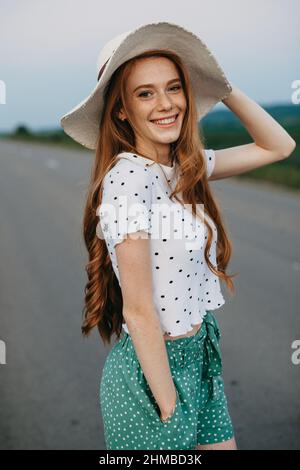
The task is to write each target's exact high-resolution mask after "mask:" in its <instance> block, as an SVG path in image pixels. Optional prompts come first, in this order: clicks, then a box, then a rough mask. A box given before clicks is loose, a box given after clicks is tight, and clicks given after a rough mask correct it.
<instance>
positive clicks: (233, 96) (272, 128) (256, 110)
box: [222, 86, 295, 156]
mask: <svg viewBox="0 0 300 470" xmlns="http://www.w3.org/2000/svg"><path fill="white" fill-rule="evenodd" d="M222 102H223V103H224V104H225V105H226V106H227V107H228V108H229V109H231V111H232V112H233V113H234V114H236V116H237V117H238V118H239V119H240V121H241V122H242V124H243V125H244V126H245V128H246V129H247V131H248V132H249V134H250V135H251V137H252V138H253V140H254V142H255V143H256V145H258V146H260V147H262V148H264V149H266V150H271V151H274V152H275V153H276V152H277V153H278V154H280V155H281V154H282V155H283V156H285V155H289V154H290V153H291V151H292V150H293V149H294V147H295V141H294V140H293V138H292V137H291V136H290V135H289V134H288V132H286V130H285V129H284V128H283V127H282V126H281V125H280V124H279V123H278V122H277V121H276V120H275V119H273V117H272V116H271V115H270V114H269V113H267V112H266V111H265V110H264V109H263V108H262V107H261V106H259V104H257V103H256V102H255V101H254V100H252V99H251V98H249V97H248V96H247V95H246V94H245V93H243V92H242V91H241V90H240V89H239V88H237V87H236V86H232V92H231V93H230V95H229V96H228V97H227V98H225V99H224V100H222Z"/></svg>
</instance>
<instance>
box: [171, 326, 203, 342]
mask: <svg viewBox="0 0 300 470" xmlns="http://www.w3.org/2000/svg"><path fill="white" fill-rule="evenodd" d="M201 325H202V323H199V324H198V325H193V329H192V330H191V331H188V332H187V333H185V334H184V335H179V336H169V335H168V334H167V333H165V334H164V335H163V338H164V340H166V339H168V340H169V339H171V340H174V339H179V338H186V337H188V336H194V335H195V334H196V333H197V331H198V330H199V328H200V327H201Z"/></svg>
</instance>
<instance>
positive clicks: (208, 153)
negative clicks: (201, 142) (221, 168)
mask: <svg viewBox="0 0 300 470" xmlns="http://www.w3.org/2000/svg"><path fill="white" fill-rule="evenodd" d="M204 153H205V157H206V172H207V178H209V177H210V176H211V174H212V172H213V171H214V167H215V158H216V156H215V152H214V151H213V150H212V149H209V150H207V149H205V150H204Z"/></svg>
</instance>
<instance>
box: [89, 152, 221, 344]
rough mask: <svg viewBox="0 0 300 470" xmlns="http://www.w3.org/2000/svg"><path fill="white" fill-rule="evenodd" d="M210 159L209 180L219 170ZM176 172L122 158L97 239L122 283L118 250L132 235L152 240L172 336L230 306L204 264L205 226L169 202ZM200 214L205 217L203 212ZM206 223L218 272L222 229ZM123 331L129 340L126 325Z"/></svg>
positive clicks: (157, 289)
mask: <svg viewBox="0 0 300 470" xmlns="http://www.w3.org/2000/svg"><path fill="white" fill-rule="evenodd" d="M205 156H206V169H207V175H208V177H209V176H210V175H211V174H212V171H213V168H214V164H215V154H214V151H213V150H205ZM177 170H178V165H176V164H173V166H172V167H169V166H167V165H161V164H157V163H156V162H154V161H152V160H150V159H148V158H146V157H143V156H140V155H137V154H133V153H130V152H121V153H120V154H119V155H118V156H117V162H116V164H115V166H114V167H113V168H112V169H111V170H109V171H108V172H107V174H106V175H105V177H104V180H103V193H102V202H101V205H100V207H99V208H98V212H97V213H98V215H99V221H100V224H98V227H97V234H98V236H100V237H101V238H102V239H104V240H105V242H106V245H107V248H108V251H109V254H110V257H111V261H112V267H113V270H114V272H115V274H116V276H117V278H118V281H119V283H120V276H119V271H118V265H117V258H116V253H115V246H116V244H117V243H120V242H121V241H122V240H123V239H124V238H125V237H126V234H127V233H132V232H136V231H138V230H145V231H146V232H148V233H149V234H150V238H149V242H150V247H151V260H152V266H151V269H152V280H153V296H154V297H153V300H154V305H155V307H156V310H157V312H158V315H159V319H160V323H161V328H162V331H163V334H164V333H167V334H168V335H170V336H179V335H183V334H185V333H187V332H189V331H191V330H192V329H193V325H196V324H200V323H201V322H202V319H203V317H204V315H205V314H206V311H207V310H214V309H217V308H219V307H220V306H221V305H223V304H224V303H225V300H224V298H223V295H222V293H221V289H220V283H219V278H218V277H217V276H216V275H215V274H214V273H212V272H211V270H210V269H209V268H208V266H207V263H206V262H205V258H204V249H205V243H206V239H207V232H208V230H207V227H206V225H205V224H204V223H203V222H202V221H201V219H199V217H197V218H195V217H194V216H193V215H192V212H191V209H190V210H188V209H186V207H188V206H187V205H184V206H183V205H182V204H180V203H179V202H178V201H176V199H175V198H174V197H173V201H172V200H170V199H169V197H168V196H169V195H170V194H171V188H170V186H169V185H168V181H169V183H170V185H171V187H172V189H173V188H174V187H175V182H176V180H177V178H178V171H177ZM177 196H179V197H180V193H179V194H177ZM180 199H181V198H180ZM200 206H201V207H203V205H200ZM197 207H198V206H197ZM197 210H198V209H197ZM201 214H202V215H204V210H203V212H201ZM205 218H206V220H207V221H208V223H209V224H210V226H211V227H212V229H213V240H212V245H211V249H210V253H209V256H210V260H211V262H212V264H213V265H214V266H216V243H217V229H216V226H215V224H214V222H213V221H212V219H211V218H210V217H208V216H207V215H206V214H205ZM172 224H173V225H172ZM174 227H177V228H175V229H174ZM99 234H100V235H99ZM120 285H121V284H120ZM122 327H123V329H124V330H125V331H126V332H127V333H128V334H130V333H129V331H128V328H127V325H126V323H123V324H122Z"/></svg>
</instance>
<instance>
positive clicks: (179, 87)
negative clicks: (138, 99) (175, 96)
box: [138, 85, 181, 98]
mask: <svg viewBox="0 0 300 470" xmlns="http://www.w3.org/2000/svg"><path fill="white" fill-rule="evenodd" d="M174 89H178V90H180V89H181V85H174V86H172V87H170V88H169V90H174ZM147 93H151V92H150V91H142V93H140V94H139V95H138V96H142V97H145V95H147ZM146 98H147V97H146Z"/></svg>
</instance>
